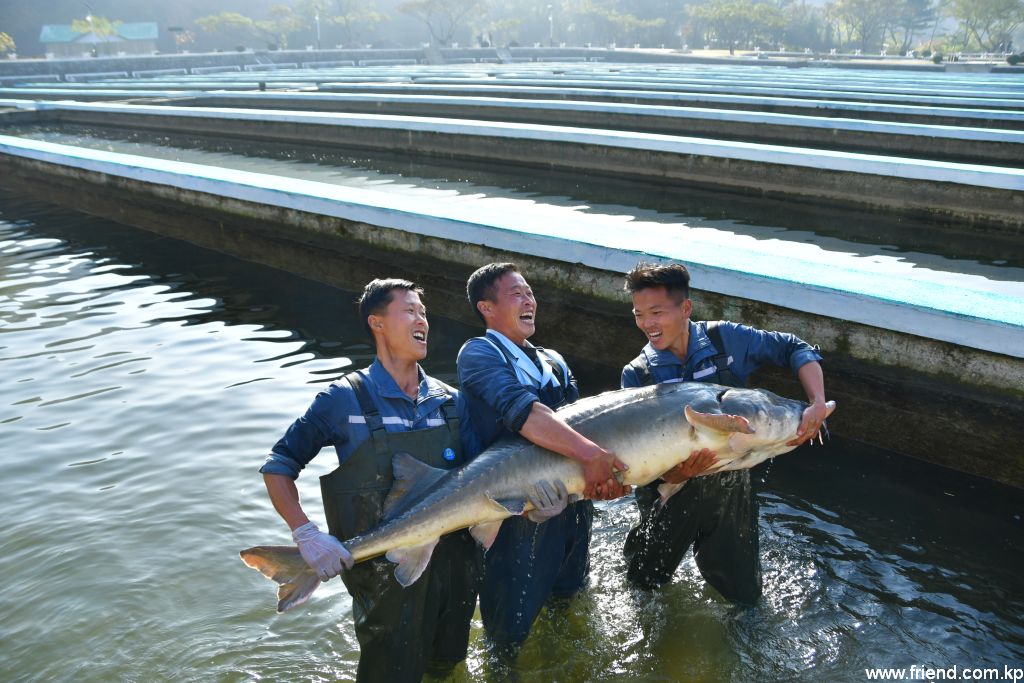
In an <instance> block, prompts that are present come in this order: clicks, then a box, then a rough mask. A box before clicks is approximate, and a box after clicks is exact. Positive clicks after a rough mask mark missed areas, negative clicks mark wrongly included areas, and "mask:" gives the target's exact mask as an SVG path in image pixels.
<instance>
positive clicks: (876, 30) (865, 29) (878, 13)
mask: <svg viewBox="0 0 1024 683" xmlns="http://www.w3.org/2000/svg"><path fill="white" fill-rule="evenodd" d="M890 5H891V2H890V0H834V2H831V3H829V5H827V12H828V15H829V17H830V18H831V20H832V23H833V28H834V30H835V34H836V35H837V36H839V39H840V44H841V45H843V46H846V47H857V48H860V49H861V50H863V51H864V52H868V51H874V50H878V49H879V48H880V47H882V42H883V38H884V33H885V31H886V29H887V27H888V25H889V21H890Z"/></svg>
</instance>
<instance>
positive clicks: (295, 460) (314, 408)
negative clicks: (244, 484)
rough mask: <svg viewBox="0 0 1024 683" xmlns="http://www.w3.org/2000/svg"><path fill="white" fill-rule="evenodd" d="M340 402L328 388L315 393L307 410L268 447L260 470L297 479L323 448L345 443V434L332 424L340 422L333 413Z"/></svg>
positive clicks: (263, 472) (264, 472)
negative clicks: (268, 450) (272, 445)
mask: <svg viewBox="0 0 1024 683" xmlns="http://www.w3.org/2000/svg"><path fill="white" fill-rule="evenodd" d="M332 389H333V387H332ZM340 403H341V402H340V401H339V400H338V396H337V394H336V393H335V392H333V391H331V390H328V391H327V392H321V393H320V394H317V397H316V398H315V399H314V400H313V403H312V405H310V406H309V408H308V409H307V410H306V413H305V414H304V415H303V416H302V417H300V418H299V419H297V420H296V421H295V422H293V423H292V424H291V426H290V427H288V430H287V431H285V433H284V436H282V437H281V438H280V439H279V440H278V442H277V443H276V444H274V447H273V448H272V449H270V453H269V454H268V455H267V457H266V460H265V461H264V463H263V467H261V468H260V473H262V474H283V475H285V476H288V477H291V478H292V479H297V478H298V476H299V472H301V471H302V470H303V468H305V467H306V465H307V464H309V461H310V460H312V459H313V458H314V457H316V455H317V453H319V452H320V451H321V450H322V449H323V448H324V447H326V446H330V445H336V444H340V443H344V442H345V441H346V440H347V435H346V434H345V433H344V432H343V431H339V430H337V429H335V428H334V427H333V425H336V424H339V418H338V416H337V415H334V414H333V413H336V412H338V409H339V408H340ZM346 417H347V416H346ZM346 421H347V420H346Z"/></svg>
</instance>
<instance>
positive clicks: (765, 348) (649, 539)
mask: <svg viewBox="0 0 1024 683" xmlns="http://www.w3.org/2000/svg"><path fill="white" fill-rule="evenodd" d="M625 289H626V291H627V292H629V293H630V295H631V297H632V299H633V316H634V318H635V320H636V326H637V327H639V328H640V330H641V331H642V332H643V333H644V335H646V337H647V340H648V343H647V345H646V346H645V347H644V349H643V351H641V353H640V355H639V356H637V357H636V358H635V359H633V360H632V361H631V362H630V363H629V364H628V365H626V366H625V368H623V371H622V381H621V384H622V387H623V388H626V387H639V386H647V385H651V384H660V383H662V382H669V381H676V380H687V381H700V382H709V383H714V384H724V385H727V386H733V387H743V386H746V381H747V377H748V376H749V375H750V373H752V372H753V371H754V370H756V369H757V368H758V367H760V366H761V365H763V364H765V363H774V364H775V365H782V366H786V365H788V366H789V367H790V368H791V369H792V370H793V372H794V373H796V375H797V377H798V378H799V380H800V384H801V385H802V386H803V388H804V391H805V392H806V393H807V398H808V401H809V404H810V405H809V406H808V407H807V409H806V410H804V414H803V419H802V421H801V423H800V427H799V428H798V431H797V438H796V439H794V440H793V441H791V442H790V445H796V444H799V443H803V442H805V441H808V440H809V439H812V438H813V437H814V436H815V435H817V434H818V430H819V429H820V428H821V426H822V424H823V423H824V421H825V417H826V409H825V385H824V379H823V376H822V372H821V365H820V364H819V361H820V360H821V356H820V355H819V354H818V348H817V347H812V346H810V345H809V344H807V343H806V342H804V341H802V340H800V339H798V338H797V337H795V336H793V335H792V334H785V333H779V332H765V331H763V330H758V329H754V328H752V327H747V326H746V325H738V324H736V323H732V322H727V321H721V322H704V321H701V322H694V321H692V320H690V313H691V311H692V309H693V303H692V302H691V300H690V273H689V272H688V271H687V270H686V267H685V266H683V265H681V264H678V263H670V264H665V265H654V264H649V263H640V264H638V265H637V266H636V267H635V268H633V270H631V271H630V272H629V273H628V274H627V275H626V283H625ZM713 463H714V457H713V454H712V453H711V452H710V451H707V450H704V451H698V452H695V453H693V454H691V457H690V458H688V459H687V460H685V461H683V462H682V463H681V464H679V465H677V466H676V467H674V468H673V469H671V470H669V471H668V472H666V473H665V474H664V475H662V479H660V480H656V481H654V482H652V483H651V484H648V485H646V486H641V487H638V488H637V490H636V502H637V507H638V508H639V509H640V522H639V523H638V524H637V525H636V526H635V527H633V529H632V530H631V531H630V532H629V535H628V536H627V538H626V544H625V549H624V552H625V555H626V558H627V559H628V561H629V568H628V570H627V577H628V579H629V581H630V582H631V583H633V584H635V585H638V586H640V587H642V588H656V587H658V586H661V585H663V584H665V583H667V582H668V581H670V580H671V579H672V575H673V574H674V573H675V570H676V568H677V567H678V566H679V563H680V562H681V561H682V559H683V556H684V555H685V554H686V551H687V549H689V547H690V546H691V545H692V546H693V554H694V559H695V560H696V563H697V568H698V569H699V570H700V573H701V576H703V577H704V580H705V581H707V582H708V583H710V584H711V585H712V586H713V587H714V588H715V589H717V590H718V592H719V593H721V594H722V596H723V597H725V598H726V599H728V600H730V601H732V602H738V603H745V604H751V603H753V602H755V601H756V600H757V599H758V597H760V595H761V559H760V543H759V537H758V528H757V516H758V514H757V513H758V508H757V499H756V497H755V496H754V491H753V488H752V487H751V483H750V470H738V471H734V472H723V473H719V474H709V475H705V476H702V477H698V478H695V479H692V480H691V481H687V480H690V479H691V478H693V477H696V476H697V475H698V474H700V473H701V472H703V471H704V470H706V469H707V468H708V467H709V466H710V465H712V464H713ZM663 481H664V482H668V483H672V484H681V483H683V482H686V485H685V486H684V487H682V488H681V489H679V490H678V492H677V493H675V494H674V495H673V496H672V497H671V498H669V499H668V500H667V501H666V502H664V504H661V505H656V502H657V500H658V497H659V496H658V490H657V488H658V485H659V484H660V483H662V482H663Z"/></svg>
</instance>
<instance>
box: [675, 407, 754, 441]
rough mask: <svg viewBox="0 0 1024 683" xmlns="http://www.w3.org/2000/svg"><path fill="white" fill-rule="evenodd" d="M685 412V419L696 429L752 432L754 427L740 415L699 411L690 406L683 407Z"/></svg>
mask: <svg viewBox="0 0 1024 683" xmlns="http://www.w3.org/2000/svg"><path fill="white" fill-rule="evenodd" d="M683 412H684V413H686V421H687V422H689V423H690V424H691V425H692V426H693V427H694V428H696V429H701V428H703V429H706V430H710V431H713V432H725V433H729V432H742V433H743V434H753V433H754V428H753V427H751V426H750V422H748V421H747V418H745V417H743V416H742V415H728V414H726V413H701V412H699V411H697V410H694V409H693V408H691V407H690V406H686V407H685V408H683Z"/></svg>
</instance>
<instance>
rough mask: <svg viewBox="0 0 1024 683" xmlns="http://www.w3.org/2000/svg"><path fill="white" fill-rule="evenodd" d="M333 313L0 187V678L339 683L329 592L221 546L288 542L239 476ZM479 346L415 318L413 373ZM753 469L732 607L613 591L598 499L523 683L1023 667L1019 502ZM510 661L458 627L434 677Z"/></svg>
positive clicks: (245, 275)
mask: <svg viewBox="0 0 1024 683" xmlns="http://www.w3.org/2000/svg"><path fill="white" fill-rule="evenodd" d="M382 275H383V273H382ZM354 298H355V294H354V292H351V291H341V290H337V289H333V288H329V287H326V286H323V285H320V284H317V283H314V282H311V281H307V280H303V279H302V278H299V277H296V276H293V275H289V274H285V273H282V272H278V271H274V270H271V269H267V268H263V267H260V266H256V265H252V264H248V263H244V262H242V261H239V260H237V259H234V258H231V257H228V256H224V255H220V254H217V253H214V252H210V251H207V250H203V249H199V248H196V247H193V246H190V245H187V244H184V243H181V242H177V241H174V240H171V239H167V238H162V237H159V236H155V235H151V234H149V233H146V232H142V231H139V230H135V229H130V228H124V227H120V226H117V225H114V224H111V223H109V222H107V221H103V220H99V219H94V218H89V217H85V216H83V215H80V214H76V213H71V212H67V211H63V210H58V209H54V208H52V207H49V206H47V205H44V204H39V203H32V202H27V201H24V200H19V199H15V198H13V197H11V196H10V195H0V381H2V383H3V386H4V392H3V400H2V402H0V445H2V450H0V457H2V458H3V465H4V482H5V489H6V491H5V495H4V497H3V498H2V500H0V517H2V518H3V519H4V529H5V531H4V536H3V552H2V553H0V575H2V576H3V577H4V582H5V586H4V588H5V590H4V591H3V592H2V594H0V613H2V614H3V615H4V617H3V619H2V620H0V643H2V645H0V648H2V650H0V652H2V656H0V679H2V680H4V681H35V680H76V681H111V680H126V681H150V680H168V681H180V680H204V681H205V680H217V681H250V680H253V681H254V680H267V679H269V680H323V681H328V680H351V679H352V678H353V677H354V671H355V664H356V661H357V657H358V652H357V647H356V643H355V634H354V631H353V629H352V626H351V602H350V600H349V598H348V596H347V594H346V593H345V591H344V589H343V587H342V586H341V584H340V582H338V581H334V582H332V583H330V584H328V585H327V586H325V587H324V588H323V589H322V590H321V591H319V592H318V594H317V596H315V597H314V599H313V600H312V601H311V602H309V603H307V604H306V605H304V606H302V607H300V608H298V609H296V610H294V611H292V612H289V613H287V614H284V615H277V614H275V612H274V598H273V592H274V591H273V588H272V586H271V584H270V583H269V582H267V581H266V580H264V579H263V578H262V577H261V576H259V575H258V574H257V573H256V572H253V571H252V570H250V569H248V568H246V567H245V566H244V565H242V563H241V562H240V561H239V560H238V557H237V552H238V550H240V549H241V548H244V547H248V546H250V545H254V544H264V543H286V542H288V540H289V536H288V532H287V529H286V527H285V525H284V523H283V522H282V521H281V520H280V519H278V518H277V516H276V514H275V513H274V512H273V510H272V508H271V506H270V504H269V502H268V500H267V498H266V495H265V492H264V490H263V486H262V482H261V480H260V477H259V475H258V473H257V469H258V467H259V465H260V463H261V461H262V458H263V454H264V453H265V452H266V451H267V449H268V448H269V447H270V446H271V445H272V444H273V442H274V441H275V440H276V439H277V438H278V437H279V436H280V434H281V432H282V431H283V429H284V428H285V427H286V426H287V425H288V424H289V423H290V421H291V420H292V419H294V417H296V416H297V415H298V414H300V413H301V412H302V411H303V410H304V409H305V407H306V405H307V404H308V403H309V401H310V400H311V399H312V397H313V395H314V394H315V393H316V391H317V390H318V389H319V388H320V387H322V386H323V385H324V384H325V383H327V382H329V381H331V380H332V379H334V378H336V377H338V376H339V375H341V374H343V373H344V372H346V371H348V370H349V369H352V368H354V367H359V366H362V365H365V364H366V363H367V362H369V359H370V357H371V356H370V347H369V345H368V344H367V342H366V340H365V339H364V338H363V336H362V334H363V333H362V331H361V327H360V325H359V323H358V320H357V317H356V315H355V310H354V306H353V304H352V301H353V300H354ZM428 306H429V293H428ZM543 325H544V319H543V302H541V309H540V319H539V326H540V328H541V330H543ZM477 333H478V330H476V329H474V328H472V327H469V326H466V325H461V324H459V323H455V322H452V321H447V320H443V319H440V318H437V317H432V319H431V335H430V339H431V356H430V358H429V359H428V361H427V362H426V363H425V366H426V369H427V370H428V372H430V373H432V374H434V375H436V376H438V377H440V378H442V379H445V380H447V381H453V380H454V363H455V353H456V351H457V349H458V347H459V346H460V345H461V343H462V341H463V340H464V339H465V338H466V337H468V336H471V335H473V334H477ZM640 343H641V341H640V338H639V336H638V340H637V344H638V346H639V344H640ZM572 360H573V359H570V362H572ZM624 360H626V359H624ZM583 380H584V381H583V391H584V393H592V391H593V390H592V387H594V386H595V385H597V384H600V383H601V382H600V381H599V380H597V379H595V378H583ZM588 382H589V384H588ZM837 416H838V414H837ZM1007 447H1009V448H1019V444H1008V446H1007ZM332 467H333V463H332V462H331V454H330V452H325V453H323V454H322V455H321V456H320V457H319V458H318V459H317V460H316V461H314V463H313V466H312V467H311V468H310V469H309V470H307V472H306V473H305V474H304V476H303V477H302V478H300V480H299V485H300V493H301V495H302V497H303V499H304V500H305V501H306V505H307V509H309V510H311V511H312V510H316V509H317V504H316V502H315V501H316V500H317V498H318V491H317V486H316V475H317V474H322V473H325V472H326V471H328V470H329V469H331V468H332ZM756 478H757V479H758V482H759V491H760V492H759V499H760V502H761V505H762V515H761V538H762V556H763V561H764V572H765V595H764V598H763V599H762V600H761V602H760V603H759V604H758V605H757V606H756V607H754V608H752V609H739V608H735V607H732V606H730V605H729V604H727V603H725V602H724V601H722V600H721V598H719V597H718V596H717V595H716V594H715V593H714V591H713V590H711V589H708V588H706V587H704V585H703V583H702V582H701V580H700V579H699V576H698V574H697V571H696V567H695V565H694V564H693V561H692V558H687V560H686V561H685V562H684V564H683V565H682V566H681V568H680V570H679V572H678V574H677V577H676V580H675V581H674V583H673V584H671V585H670V586H668V587H666V588H664V589H662V590H660V591H657V592H654V593H646V592H640V591H634V590H632V589H630V588H629V587H628V586H627V585H626V584H625V582H624V580H623V576H624V569H625V568H624V563H623V560H622V557H621V553H620V551H619V548H620V546H621V543H622V540H623V538H624V535H625V532H626V530H627V529H628V526H629V523H630V521H631V519H632V518H633V515H634V511H633V508H632V505H631V503H630V502H629V501H625V500H624V501H618V502H614V503H610V504H602V505H601V506H599V516H598V519H597V523H596V529H595V537H594V542H593V546H592V553H593V561H592V565H593V566H592V583H591V587H590V589H589V590H588V591H587V592H586V593H585V594H583V595H582V596H580V597H579V598H578V599H575V600H572V601H570V602H568V603H566V604H564V605H560V606H556V607H555V608H554V609H552V610H549V611H546V612H545V613H544V614H543V615H542V617H541V618H540V620H539V621H538V623H537V625H536V628H535V630H534V632H533V634H532V635H531V638H530V640H529V641H528V642H527V644H526V647H525V650H524V652H523V654H522V657H521V659H520V662H519V666H518V669H517V673H519V674H521V675H522V679H523V680H557V681H566V682H574V681H635V680H664V681H676V680H706V681H721V680H733V681H744V682H745V681H751V680H806V681H820V680H843V681H863V680H865V677H864V668H865V667H873V666H898V667H909V666H910V665H911V664H918V665H925V666H933V667H948V666H951V665H954V664H956V665H959V666H961V667H963V666H979V667H980V666H993V667H999V668H1000V669H1002V667H1003V666H1004V665H1010V666H1021V664H1022V662H1024V620H1022V617H1021V614H1022V613H1024V578H1022V576H1021V572H1020V567H1021V566H1022V563H1024V543H1022V542H1021V541H1022V534H1021V517H1020V516H1021V514H1022V511H1024V495H1022V494H1021V492H1020V491H1016V490H1011V489H1008V488H1006V487H1002V486H999V485H996V484H992V483H989V482H985V481H981V480H978V479H974V478H971V477H968V476H966V475H959V474H953V473H950V472H947V471H945V470H942V469H939V468H936V467H931V466H925V465H923V464H921V463H917V462H913V461H908V460H907V459H905V458H902V457H899V456H895V455H892V454H887V453H880V452H876V451H871V450H869V449H866V448H863V447H853V446H850V445H849V444H840V443H837V442H833V444H832V445H831V446H829V447H827V448H825V449H822V448H817V449H804V450H802V451H799V452H797V453H794V454H791V455H788V456H784V457H782V458H780V459H779V460H778V461H777V462H775V463H774V464H773V465H772V466H771V467H770V468H761V469H759V470H757V471H756ZM509 673H510V672H507V671H500V670H499V671H497V672H496V673H495V672H494V670H493V669H492V666H491V665H490V663H489V658H488V656H487V650H486V645H485V641H484V640H483V638H482V637H481V632H480V625H479V621H476V622H474V630H473V634H472V640H471V645H470V656H469V659H468V660H467V663H466V665H465V666H464V667H460V668H459V669H457V670H456V672H455V673H454V675H453V677H452V678H453V680H456V681H468V680H479V679H481V678H484V677H485V676H488V675H491V674H493V677H494V678H495V679H497V680H501V679H503V678H506V677H507V675H508V674H509Z"/></svg>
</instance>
